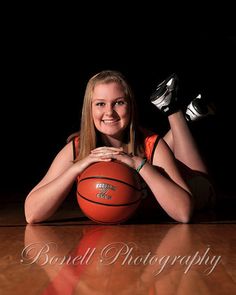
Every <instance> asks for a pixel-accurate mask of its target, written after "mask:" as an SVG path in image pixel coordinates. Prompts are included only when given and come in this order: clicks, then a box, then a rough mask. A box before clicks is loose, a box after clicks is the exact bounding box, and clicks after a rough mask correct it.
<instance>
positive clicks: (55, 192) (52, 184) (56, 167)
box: [25, 142, 111, 223]
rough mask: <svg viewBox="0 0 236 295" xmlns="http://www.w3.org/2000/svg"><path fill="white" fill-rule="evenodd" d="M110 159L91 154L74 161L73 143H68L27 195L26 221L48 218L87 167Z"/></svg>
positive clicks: (34, 221) (32, 221)
mask: <svg viewBox="0 0 236 295" xmlns="http://www.w3.org/2000/svg"><path fill="white" fill-rule="evenodd" d="M110 160H111V159H101V157H100V156H97V155H94V154H90V155H88V156H87V157H86V158H84V159H82V160H80V161H78V162H76V163H74V162H73V147H72V143H71V142H70V143H68V144H67V145H66V146H65V147H64V148H63V149H62V150H61V151H60V152H59V153H58V154H57V156H56V157H55V159H54V160H53V162H52V164H51V166H50V168H49V169H48V171H47V173H46V175H45V176H44V177H43V179H42V180H41V181H40V182H39V183H38V184H37V185H36V186H35V187H34V188H33V189H32V190H31V192H30V193H29V194H28V196H27V197H26V200H25V217H26V221H27V222H28V223H36V222H41V221H44V220H46V219H48V218H49V217H50V216H52V214H53V213H54V212H56V210H57V209H58V207H59V206H60V204H61V203H62V202H63V201H64V200H65V198H66V197H67V195H68V194H69V192H70V190H71V188H72V186H73V183H74V182H75V181H76V179H77V177H78V175H79V174H80V173H81V172H82V171H83V170H84V169H85V168H87V167H88V166H89V165H90V164H92V163H94V162H98V161H110Z"/></svg>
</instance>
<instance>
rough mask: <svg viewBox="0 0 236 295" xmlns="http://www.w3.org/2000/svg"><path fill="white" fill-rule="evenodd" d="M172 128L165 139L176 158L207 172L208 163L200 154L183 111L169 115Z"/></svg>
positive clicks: (186, 164) (194, 168) (191, 167)
mask: <svg viewBox="0 0 236 295" xmlns="http://www.w3.org/2000/svg"><path fill="white" fill-rule="evenodd" d="M168 120H169V124H170V130H169V131H168V132H167V134H166V135H165V136H164V140H165V141H166V143H167V144H168V145H169V147H170V148H171V150H172V151H173V153H174V155H175V157H176V159H177V160H178V161H180V162H181V163H183V164H184V165H185V166H187V167H188V168H190V169H191V170H194V171H199V172H202V173H205V174H207V168H206V165H205V163H204V161H203V159H202V157H201V155H200V152H199V150H198V147H197V144H196V142H195V139H194V137H193V136H192V133H191V131H190V129H189V127H188V123H187V121H186V119H185V117H184V115H183V112H182V111H178V112H175V113H173V114H171V115H169V116H168Z"/></svg>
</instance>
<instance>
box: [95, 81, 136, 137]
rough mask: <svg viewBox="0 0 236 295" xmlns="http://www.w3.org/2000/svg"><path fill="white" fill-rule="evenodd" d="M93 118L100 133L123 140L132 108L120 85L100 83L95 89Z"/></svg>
mask: <svg viewBox="0 0 236 295" xmlns="http://www.w3.org/2000/svg"><path fill="white" fill-rule="evenodd" d="M92 116H93V121H94V125H95V127H96V129H97V130H98V131H100V132H101V133H102V134H103V135H105V136H107V137H110V138H114V139H118V140H122V138H123V134H124V130H125V129H126V127H127V126H128V125H129V122H130V107H129V102H128V101H127V99H126V98H125V95H124V91H123V89H122V86H121V85H120V84H119V83H116V82H110V83H99V84H97V85H96V86H95V87H94V91H93V96H92Z"/></svg>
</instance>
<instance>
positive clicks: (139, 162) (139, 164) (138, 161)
mask: <svg viewBox="0 0 236 295" xmlns="http://www.w3.org/2000/svg"><path fill="white" fill-rule="evenodd" d="M134 158H135V159H134V169H135V170H136V171H137V172H138V173H139V172H140V170H141V169H142V168H143V166H144V165H145V164H146V162H147V158H141V157H134Z"/></svg>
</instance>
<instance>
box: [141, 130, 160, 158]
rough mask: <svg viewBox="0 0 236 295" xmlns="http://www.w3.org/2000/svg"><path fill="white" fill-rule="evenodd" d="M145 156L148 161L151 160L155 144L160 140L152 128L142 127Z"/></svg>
mask: <svg viewBox="0 0 236 295" xmlns="http://www.w3.org/2000/svg"><path fill="white" fill-rule="evenodd" d="M141 132H142V134H143V142H144V150H145V156H146V158H147V159H148V161H149V162H150V163H152V161H153V156H154V152H155V149H156V146H157V144H158V142H159V140H160V136H159V135H158V134H157V133H155V132H153V131H152V130H149V129H145V128H142V129H141Z"/></svg>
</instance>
